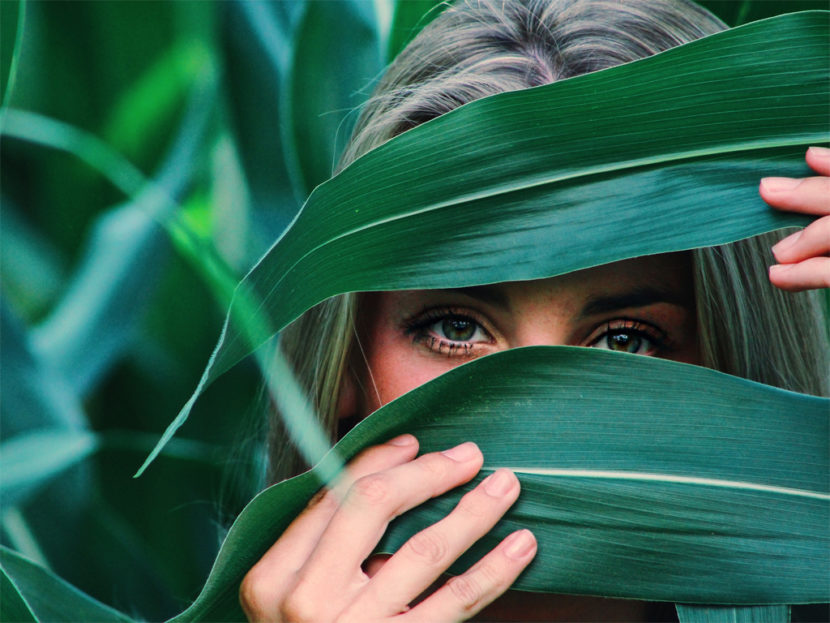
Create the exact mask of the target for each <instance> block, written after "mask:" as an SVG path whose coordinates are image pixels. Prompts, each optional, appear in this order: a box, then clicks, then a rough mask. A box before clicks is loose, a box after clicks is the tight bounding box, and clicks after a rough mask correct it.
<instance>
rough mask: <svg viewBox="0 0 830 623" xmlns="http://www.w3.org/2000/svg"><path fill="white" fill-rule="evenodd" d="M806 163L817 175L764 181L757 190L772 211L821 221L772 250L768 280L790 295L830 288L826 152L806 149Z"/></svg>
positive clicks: (829, 191) (829, 168)
mask: <svg viewBox="0 0 830 623" xmlns="http://www.w3.org/2000/svg"><path fill="white" fill-rule="evenodd" d="M806 160H807V164H808V165H810V168H811V169H813V170H814V171H815V172H816V173H819V174H820V175H818V176H816V177H806V178H803V179H794V178H789V177H765V178H764V179H762V180H761V188H760V192H761V197H762V198H763V200H764V201H766V202H767V203H768V204H769V205H771V206H772V207H774V208H778V209H779V210H789V211H792V212H802V213H804V214H815V215H817V216H820V217H821V218H819V219H818V220H816V221H814V222H813V223H811V224H810V225H808V226H807V227H805V228H804V229H803V230H801V231H798V232H796V233H794V234H792V235H790V236H787V237H786V238H784V239H783V240H782V241H781V242H779V243H778V244H776V245H775V246H774V247H773V248H772V252H773V255H775V259H776V260H777V261H778V264H775V265H773V266H770V269H769V280H770V281H771V282H772V284H773V285H775V286H778V287H779V288H781V289H783V290H790V291H792V292H797V291H800V290H810V289H815V288H830V149H826V148H824V147H810V148H809V149H808V150H807V157H806Z"/></svg>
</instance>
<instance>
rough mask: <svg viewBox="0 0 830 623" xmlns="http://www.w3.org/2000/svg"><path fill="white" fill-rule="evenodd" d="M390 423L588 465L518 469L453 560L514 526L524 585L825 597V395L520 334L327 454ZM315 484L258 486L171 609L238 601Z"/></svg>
mask: <svg viewBox="0 0 830 623" xmlns="http://www.w3.org/2000/svg"><path fill="white" fill-rule="evenodd" d="M701 387H705V388H706V392H701V391H700V388H701ZM403 432H411V433H414V434H415V435H416V436H417V437H418V439H419V441H420V444H421V451H422V452H429V451H435V450H442V449H445V448H447V447H450V446H452V445H454V444H456V443H461V442H463V441H467V440H473V441H475V442H476V443H478V444H479V446H480V447H481V448H482V451H483V452H484V457H485V462H486V464H487V465H490V466H497V465H521V466H523V467H522V469H523V470H525V471H529V470H556V471H557V472H560V471H562V470H568V471H569V472H573V471H575V470H579V471H583V472H588V473H591V474H592V475H591V476H590V477H581V476H575V475H574V474H573V473H569V474H568V475H567V476H562V475H557V476H548V475H537V474H519V477H520V479H521V481H522V486H523V490H522V495H521V497H520V499H519V502H518V503H517V504H516V505H515V506H514V507H513V509H511V511H510V513H509V514H508V515H507V517H506V518H505V519H504V520H503V521H502V522H501V523H500V524H499V525H498V526H497V527H496V528H495V529H494V531H493V532H492V533H491V534H490V535H488V536H487V537H485V538H484V539H483V540H482V541H481V542H480V543H479V544H478V545H477V546H476V547H474V548H473V550H472V551H471V552H470V554H469V555H467V556H465V557H464V558H462V559H461V561H460V563H459V565H458V566H457V567H455V570H456V571H458V570H460V569H463V568H464V566H465V565H467V564H469V563H470V562H471V561H472V560H474V559H476V558H477V557H480V556H481V555H482V554H483V553H484V551H486V550H487V549H488V548H489V547H492V546H493V545H494V544H495V543H496V542H497V540H498V539H499V538H501V537H503V536H505V535H506V534H508V533H509V532H510V531H512V530H514V529H518V528H522V527H529V528H531V529H532V530H533V531H534V534H535V535H536V537H537V539H538V540H539V542H540V549H539V554H538V560H537V561H536V562H534V563H533V565H532V566H531V568H530V569H529V570H528V572H527V573H525V574H524V575H523V576H522V577H521V578H520V579H519V582H518V587H519V588H523V589H528V590H536V591H540V590H541V591H549V592H555V593H571V592H574V593H581V594H596V595H616V596H622V597H630V598H638V599H649V600H662V601H681V602H687V603H722V604H736V603H737V604H776V603H802V602H814V601H818V602H821V601H830V587H828V586H827V583H826V582H825V581H824V579H825V578H826V573H824V574H823V573H822V570H826V571H830V504H828V500H827V497H828V494H829V493H830V482H828V474H830V456H828V454H830V449H829V448H828V444H827V439H828V434H829V433H830V400H828V399H824V398H815V397H812V396H806V395H802V394H797V393H793V392H788V391H784V390H780V389H775V388H772V387H769V386H765V385H761V384H758V383H753V382H751V381H747V380H744V379H739V378H736V377H732V376H729V375H726V374H722V373H720V372H716V371H713V370H708V369H705V368H700V367H696V366H690V365H687V364H681V363H676V362H672V361H663V360H658V359H653V358H648V357H638V356H630V355H621V354H618V353H609V352H602V351H597V350H595V349H581V348H572V347H534V348H525V349H515V350H511V351H506V352H503V353H498V354H496V355H492V356H489V357H484V358H482V359H479V360H476V361H473V362H471V363H470V364H467V365H464V366H460V367H458V368H456V369H454V370H452V371H450V372H449V373H447V374H445V375H443V376H441V377H439V378H437V379H435V380H433V381H431V382H430V383H428V384H426V385H424V386H421V387H419V388H417V389H416V390H414V391H412V392H410V393H409V394H406V395H404V396H402V397H400V398H399V399H397V400H396V401H394V402H392V403H390V404H388V405H386V406H385V407H383V408H382V409H380V410H379V411H377V412H376V413H374V414H373V415H371V416H370V417H369V418H367V419H366V420H364V421H362V422H361V423H360V424H359V425H358V426H357V427H355V429H354V430H352V431H351V432H350V433H349V434H348V435H347V436H346V437H345V438H343V439H342V440H341V441H340V442H339V443H338V444H337V446H335V448H334V452H336V453H337V455H339V456H341V457H343V458H344V459H349V458H350V457H352V456H354V455H355V454H356V453H357V452H358V451H359V450H360V449H362V448H365V447H367V446H369V445H372V444H375V443H379V442H382V441H384V440H386V439H389V438H390V437H392V436H394V435H397V434H400V433H403ZM597 472H612V473H615V474H616V473H620V472H625V473H633V474H665V475H666V477H665V478H664V479H660V480H626V479H599V478H595V477H593V474H595V473H597ZM480 478H481V476H480V477H479V478H477V480H476V481H477V482H478V481H479V480H480ZM707 481H713V483H714V486H710V484H709V483H708V482H707ZM730 481H734V482H737V483H740V486H730V485H729V484H728V483H729V482H730ZM318 482H319V479H318V478H317V476H316V474H314V473H312V472H308V473H306V474H303V475H301V476H298V477H296V478H293V479H291V480H288V481H285V482H283V483H280V484H278V485H276V486H274V487H271V488H269V489H267V490H266V491H264V492H262V493H261V494H260V495H258V496H257V497H256V498H255V499H254V500H253V501H252V502H251V503H250V504H249V505H248V507H247V508H246V509H245V510H244V511H243V513H242V514H241V515H240V517H239V518H238V519H237V521H236V522H235V523H234V525H233V527H232V528H231V530H230V532H229V534H228V537H227V539H226V541H225V543H224V544H223V546H222V550H221V551H220V553H219V556H218V558H217V560H216V563H215V564H214V568H213V571H212V572H211V575H210V577H209V578H208V581H207V584H206V585H205V588H204V589H203V592H202V594H201V595H200V596H199V598H198V599H197V600H196V602H195V603H194V604H193V606H192V607H191V608H190V609H188V610H187V611H186V612H185V613H183V614H182V615H181V617H180V620H216V619H220V620H232V619H234V618H239V617H241V612H240V611H239V609H238V605H237V596H236V592H237V590H238V587H239V582H240V580H241V578H242V577H243V576H244V574H245V573H246V572H247V570H248V569H249V568H250V566H251V565H252V564H253V563H254V562H256V561H257V560H258V559H259V557H260V556H261V555H262V553H263V552H264V551H265V550H266V549H267V548H268V547H269V546H270V545H271V544H272V543H273V542H274V540H275V539H276V538H278V536H279V534H280V533H281V532H282V530H283V529H284V528H285V526H287V525H288V523H289V522H290V521H291V519H292V518H293V517H294V516H296V514H297V513H298V512H299V511H300V510H301V509H302V508H303V506H304V505H305V504H306V502H307V500H308V499H309V498H310V497H311V496H312V495H313V494H314V493H315V492H316V490H317V488H318ZM746 483H751V485H752V486H749V487H747V486H745V485H746ZM470 486H472V485H470ZM468 488H469V487H464V488H462V489H461V490H459V491H454V492H452V493H451V494H448V495H445V496H441V497H440V498H438V499H436V500H433V501H431V502H429V503H427V504H426V505H423V506H420V507H418V508H417V509H415V510H414V511H412V512H410V513H407V514H406V515H404V516H403V517H401V518H399V519H398V520H397V521H396V522H395V523H394V524H393V525H392V526H391V528H390V531H389V533H388V534H387V537H386V538H385V542H384V544H383V545H382V547H381V548H380V549H382V550H383V551H394V550H395V549H396V548H397V547H398V546H399V545H400V544H401V543H403V542H404V541H405V540H406V539H407V538H408V537H409V536H410V535H412V534H413V533H414V532H415V531H416V530H418V529H420V528H422V527H425V526H426V525H428V524H431V523H434V522H435V521H436V520H437V519H439V518H440V517H443V516H444V515H445V514H446V513H447V512H449V511H450V509H451V508H452V507H453V505H454V504H455V503H456V502H457V500H458V499H459V497H460V496H461V495H462V494H463V493H464V491H466V490H467V489H468ZM791 490H796V491H803V492H804V494H802V495H792V494H791V493H790V491H791ZM177 620H179V619H177Z"/></svg>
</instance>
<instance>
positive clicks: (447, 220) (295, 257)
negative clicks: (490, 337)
mask: <svg viewBox="0 0 830 623" xmlns="http://www.w3.org/2000/svg"><path fill="white" fill-rule="evenodd" d="M828 41H830V32H828V20H827V14H826V13H822V12H812V13H802V14H794V15H786V16H782V17H779V18H773V19H769V20H765V21H763V22H757V23H753V24H749V25H747V26H743V27H740V28H736V29H733V30H730V31H726V32H723V33H718V34H716V35H713V36H710V37H707V38H705V39H701V40H698V41H695V42H692V43H689V44H687V45H684V46H681V47H679V48H674V49H672V50H669V51H667V52H664V53H662V54H658V55H656V56H653V57H650V58H646V59H643V60H641V61H637V62H634V63H630V64H628V65H623V66H619V67H614V68H611V69H609V70H606V71H602V72H597V73H594V74H590V75H585V76H580V77H577V78H574V79H571V80H566V81H563V82H560V83H556V84H552V85H547V86H543V87H539V88H536V89H530V90H526V91H520V92H514V93H506V94H501V95H498V96H494V97H491V98H487V99H484V100H480V101H477V102H473V103H471V104H469V105H467V106H464V107H462V108H461V109H459V110H457V111H454V112H452V113H449V114H447V115H444V116H442V117H440V118H438V119H435V120H433V121H431V122H428V123H426V124H424V125H422V126H419V127H416V128H414V129H413V130H411V131H409V132H406V133H404V134H403V135H401V136H399V137H397V138H396V139H394V140H391V141H389V142H388V143H386V144H385V145H383V146H381V147H380V148H378V149H376V150H374V151H372V152H371V153H369V154H367V155H366V156H364V157H363V158H361V159H360V160H359V161H357V162H355V163H354V164H353V165H352V166H350V167H349V168H348V169H347V170H345V171H344V172H343V173H341V174H340V175H338V176H336V177H334V178H333V179H332V180H330V181H329V182H327V183H326V184H323V185H322V186H320V187H318V188H317V189H316V190H315V192H314V193H313V194H312V195H311V197H310V198H309V200H308V202H307V203H306V205H305V206H304V208H303V210H302V211H301V213H300V214H299V215H298V217H297V219H296V220H295V221H294V223H293V225H292V227H291V228H290V229H289V230H288V231H287V232H286V233H285V234H284V235H283V237H282V238H281V239H280V240H279V241H278V242H277V243H276V244H275V246H274V247H272V249H271V250H270V251H269V252H268V253H267V254H266V255H265V256H264V257H263V258H262V259H261V260H260V262H259V263H258V264H257V265H256V266H255V267H254V269H253V270H252V271H251V272H250V273H249V274H248V276H247V277H246V278H245V280H244V281H243V282H242V284H241V289H240V290H239V291H238V293H237V299H238V301H237V302H236V303H238V304H235V307H234V306H232V308H231V312H230V314H229V318H230V317H233V318H234V322H233V323H229V322H227V321H226V326H225V330H224V331H223V334H222V336H221V338H220V342H219V344H218V346H217V348H216V350H215V351H214V354H213V356H212V357H211V360H210V362H209V364H208V366H207V369H206V370H205V372H204V374H203V377H202V379H201V381H200V383H199V385H198V387H197V389H196V391H195V392H194V395H193V396H192V397H191V400H189V401H188V403H187V405H185V407H184V408H183V409H182V411H181V412H180V413H179V415H178V416H177V417H176V419H175V420H174V421H173V423H172V424H171V425H170V427H169V428H168V429H167V431H166V432H165V434H164V435H163V436H162V439H161V441H160V442H159V443H160V446H161V445H163V444H164V443H165V442H166V441H167V440H168V439H169V438H170V436H172V434H173V433H174V431H175V430H176V429H177V428H178V427H179V426H181V424H182V423H183V422H184V421H185V419H186V418H187V415H188V413H189V410H190V408H191V406H192V404H193V402H194V401H195V399H196V398H197V397H198V395H199V394H200V393H201V391H202V390H203V389H204V387H205V386H206V385H207V384H208V383H210V382H212V380H213V379H215V378H216V377H217V376H218V375H219V374H221V373H222V372H224V371H225V370H227V369H228V368H229V367H230V366H232V365H233V364H234V363H235V362H237V361H238V360H239V359H240V358H241V357H243V356H245V355H246V354H247V353H248V352H250V350H251V349H252V347H255V346H257V345H258V344H259V343H261V342H262V341H264V340H265V339H266V338H267V334H264V335H258V336H255V338H254V342H253V343H251V336H250V335H248V334H249V333H250V332H249V331H248V330H247V329H246V328H245V326H244V325H237V324H236V322H235V321H236V319H237V316H238V315H239V314H238V312H239V310H240V309H244V307H245V306H246V305H248V304H249V302H250V301H251V300H252V299H253V300H254V301H255V302H256V303H255V306H254V309H259V310H261V312H262V316H263V318H261V319H255V320H254V322H255V323H256V324H258V325H267V326H269V327H270V330H271V331H277V330H279V329H280V328H282V327H283V326H285V325H286V324H287V323H288V322H290V321H291V320H293V319H294V318H296V317H297V316H298V315H299V314H300V313H302V312H303V311H304V310H306V309H308V308H309V307H310V306H312V305H314V304H315V303H318V302H320V301H322V300H324V299H326V298H328V297H330V296H332V295H335V294H338V293H341V292H347V291H362V290H390V289H407V288H440V287H460V286H469V285H476V284H483V283H493V282H499V281H513V280H522V279H535V278H540V277H548V276H552V275H556V274H561V273H565V272H569V271H573V270H577V269H581V268H587V267H589V266H594V265H598V264H603V263H607V262H612V261H616V260H620V259H624V258H628V257H634V256H638V255H648V254H653V253H661V252H667V251H676V250H682V249H690V248H695V247H700V246H706V245H712V244H719V243H725V242H730V241H734V240H737V239H740V238H744V237H747V236H751V235H755V234H758V233H761V232H764V231H769V230H773V229H776V228H780V227H784V226H786V225H798V224H802V225H803V224H805V223H806V222H808V221H807V219H806V218H805V217H802V216H800V215H793V214H787V213H782V212H779V211H774V210H772V209H770V208H768V207H767V206H766V205H765V204H764V203H763V202H762V201H761V200H760V199H759V198H758V193H757V185H758V180H759V179H760V178H761V177H762V176H764V175H771V174H775V175H794V176H799V175H805V174H807V171H808V169H807V167H806V166H805V165H804V164H803V152H804V145H806V144H815V143H821V142H825V141H827V140H828V138H830V132H828V121H827V109H828V105H830V103H829V102H830V95H829V94H828V91H830V79H829V78H828V74H830V50H828ZM462 145H463V147H464V148H463V149H461V148H460V146H462ZM244 315H245V316H247V315H248V314H244ZM246 320H248V319H247V318H246ZM151 460H152V455H151V457H150V458H148V461H147V462H145V464H144V466H143V467H142V470H143V469H144V468H146V466H147V464H148V463H149V461H151ZM142 470H139V473H140V472H141V471H142Z"/></svg>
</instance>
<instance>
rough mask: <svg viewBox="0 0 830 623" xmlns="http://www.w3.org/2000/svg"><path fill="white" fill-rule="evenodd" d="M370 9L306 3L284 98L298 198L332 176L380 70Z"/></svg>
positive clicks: (346, 1) (352, 2) (353, 2)
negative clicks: (295, 160)
mask: <svg viewBox="0 0 830 623" xmlns="http://www.w3.org/2000/svg"><path fill="white" fill-rule="evenodd" d="M370 8H371V6H370V5H369V4H368V3H366V2H364V1H363V0H342V1H341V2H309V3H308V4H307V5H306V10H305V14H304V16H303V19H302V21H301V23H300V25H299V27H298V30H297V32H296V35H295V37H296V39H295V41H294V45H293V46H292V52H293V59H292V63H291V72H290V75H289V78H288V84H289V89H290V97H289V99H288V101H287V102H286V103H287V104H288V107H289V124H290V125H289V127H290V128H291V130H292V133H293V135H292V138H293V141H292V142H293V147H294V149H295V150H296V157H297V162H298V164H299V171H298V173H299V176H300V179H299V184H300V186H299V191H300V196H301V197H302V198H305V197H307V196H308V194H309V193H310V192H311V190H312V189H313V188H314V187H315V186H317V185H318V184H321V183H322V182H324V181H326V180H327V179H329V178H330V177H331V174H332V171H333V170H334V167H335V165H336V164H337V159H338V157H339V156H340V152H341V151H342V150H343V147H344V146H345V144H346V141H347V140H348V138H349V136H350V135H351V128H352V126H353V125H354V121H355V119H356V118H357V111H356V109H357V106H358V105H359V104H361V103H362V102H363V101H364V100H365V99H366V96H367V95H368V94H369V93H370V92H371V90H372V82H373V80H374V79H376V78H377V77H378V75H379V74H380V71H381V69H382V61H381V49H380V41H379V36H378V26H377V22H376V17H375V14H374V12H373V11H371V10H370Z"/></svg>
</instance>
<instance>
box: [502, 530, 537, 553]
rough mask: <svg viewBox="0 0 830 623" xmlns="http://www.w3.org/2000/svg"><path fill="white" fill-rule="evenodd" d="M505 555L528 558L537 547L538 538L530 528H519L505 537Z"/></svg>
mask: <svg viewBox="0 0 830 623" xmlns="http://www.w3.org/2000/svg"><path fill="white" fill-rule="evenodd" d="M504 545H505V547H504V555H505V556H507V557H508V558H516V559H520V558H527V556H528V554H530V553H531V552H532V551H533V550H534V549H535V548H536V539H535V538H533V534H532V533H531V532H530V530H519V531H518V532H514V533H513V534H511V535H510V536H509V537H507V538H506V539H505V542H504Z"/></svg>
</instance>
